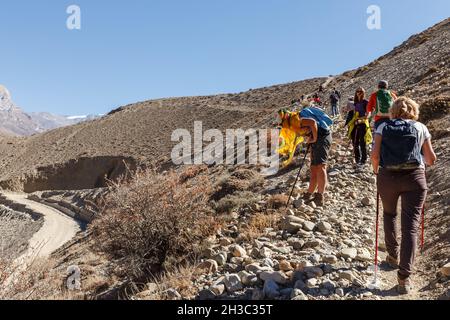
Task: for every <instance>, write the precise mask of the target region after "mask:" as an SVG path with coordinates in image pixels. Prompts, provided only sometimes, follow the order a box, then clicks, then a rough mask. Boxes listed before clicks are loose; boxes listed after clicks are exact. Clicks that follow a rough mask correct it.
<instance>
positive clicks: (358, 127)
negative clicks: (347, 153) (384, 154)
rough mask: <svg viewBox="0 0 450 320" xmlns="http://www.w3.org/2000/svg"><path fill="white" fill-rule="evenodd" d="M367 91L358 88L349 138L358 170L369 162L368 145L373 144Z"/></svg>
mask: <svg viewBox="0 0 450 320" xmlns="http://www.w3.org/2000/svg"><path fill="white" fill-rule="evenodd" d="M365 96H366V91H365V90H364V89H363V88H358V89H357V90H356V93H355V98H354V113H353V118H352V119H351V120H350V121H349V124H348V126H349V138H350V139H351V141H352V143H353V151H354V155H355V163H356V168H357V169H359V168H361V167H362V166H364V165H365V164H366V161H367V145H368V144H371V143H372V132H371V131H370V124H369V119H368V112H367V104H368V103H369V102H368V101H367V100H366V99H365Z"/></svg>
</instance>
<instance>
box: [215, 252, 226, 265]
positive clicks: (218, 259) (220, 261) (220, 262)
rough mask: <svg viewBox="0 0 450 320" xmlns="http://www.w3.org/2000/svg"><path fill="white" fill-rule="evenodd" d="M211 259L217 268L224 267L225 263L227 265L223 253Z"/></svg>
mask: <svg viewBox="0 0 450 320" xmlns="http://www.w3.org/2000/svg"><path fill="white" fill-rule="evenodd" d="M213 259H214V260H215V261H216V262H217V264H218V265H219V266H223V265H225V263H227V255H226V254H224V253H219V254H217V255H215V256H214V258H213Z"/></svg>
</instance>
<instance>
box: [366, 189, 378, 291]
mask: <svg viewBox="0 0 450 320" xmlns="http://www.w3.org/2000/svg"><path fill="white" fill-rule="evenodd" d="M376 211H377V217H376V219H377V220H376V223H375V228H376V230H375V266H374V271H375V274H374V278H373V280H372V282H370V283H369V284H368V288H369V289H372V290H373V289H376V290H380V287H381V285H380V283H379V281H378V238H379V220H380V193H379V192H378V191H377V210H376Z"/></svg>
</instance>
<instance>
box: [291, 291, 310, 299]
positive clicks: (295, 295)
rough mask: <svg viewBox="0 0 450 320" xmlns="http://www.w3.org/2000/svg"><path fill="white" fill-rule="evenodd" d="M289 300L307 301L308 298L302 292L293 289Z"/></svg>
mask: <svg viewBox="0 0 450 320" xmlns="http://www.w3.org/2000/svg"><path fill="white" fill-rule="evenodd" d="M291 300H308V297H307V296H306V295H305V294H304V293H303V291H302V290H299V289H293V290H292V292H291Z"/></svg>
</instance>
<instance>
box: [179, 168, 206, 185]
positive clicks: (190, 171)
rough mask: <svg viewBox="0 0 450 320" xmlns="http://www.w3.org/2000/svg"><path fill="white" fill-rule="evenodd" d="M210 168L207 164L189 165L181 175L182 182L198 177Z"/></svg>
mask: <svg viewBox="0 0 450 320" xmlns="http://www.w3.org/2000/svg"><path fill="white" fill-rule="evenodd" d="M207 169H208V167H207V166H206V165H198V166H197V165H193V166H189V167H187V168H186V169H185V170H184V171H183V172H182V173H181V175H180V182H181V183H185V182H186V181H188V180H190V179H192V178H195V177H197V176H198V175H199V174H200V173H202V172H205V171H206V170H207Z"/></svg>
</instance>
